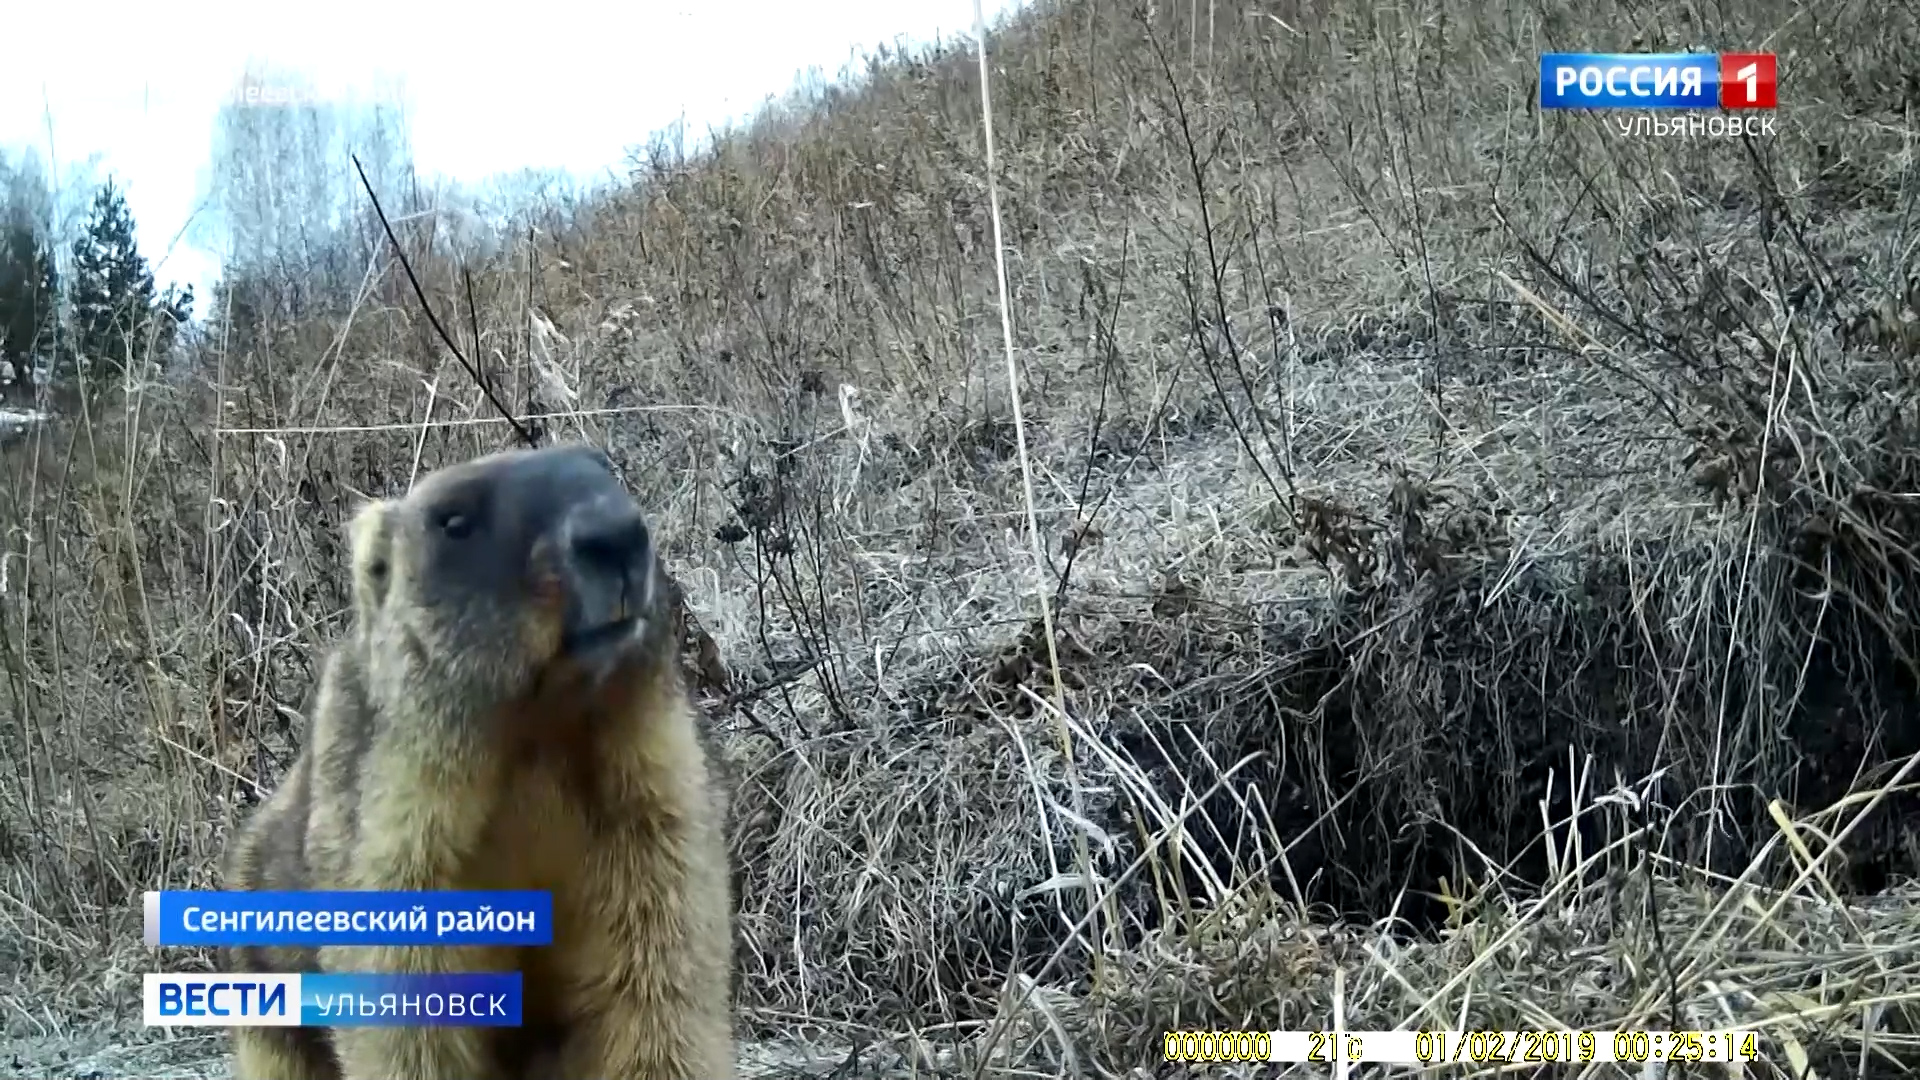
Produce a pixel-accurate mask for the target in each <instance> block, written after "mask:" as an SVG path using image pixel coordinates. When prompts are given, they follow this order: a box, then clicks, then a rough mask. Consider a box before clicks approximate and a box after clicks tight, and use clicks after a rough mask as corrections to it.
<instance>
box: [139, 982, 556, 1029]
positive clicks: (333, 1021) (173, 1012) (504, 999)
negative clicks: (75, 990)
mask: <svg viewBox="0 0 1920 1080" xmlns="http://www.w3.org/2000/svg"><path fill="white" fill-rule="evenodd" d="M141 982H142V988H141V997H142V1006H141V1013H142V1019H143V1020H145V1022H146V1023H147V1024H148V1025H150V1026H155V1027H518V1026H520V973H519V972H517V971H502V972H461V973H452V974H441V973H436V974H431V975H428V974H397V973H387V972H346V973H326V974H282V975H256V974H207V973H204V972H196V973H192V974H176V973H161V974H148V975H146V976H144V977H143V978H142V980H141Z"/></svg>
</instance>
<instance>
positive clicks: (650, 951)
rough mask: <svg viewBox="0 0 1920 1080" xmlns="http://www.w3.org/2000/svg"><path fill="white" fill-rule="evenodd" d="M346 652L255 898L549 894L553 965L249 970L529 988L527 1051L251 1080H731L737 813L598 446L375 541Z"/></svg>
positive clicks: (281, 1053)
mask: <svg viewBox="0 0 1920 1080" xmlns="http://www.w3.org/2000/svg"><path fill="white" fill-rule="evenodd" d="M350 532H351V541H352V542H351V548H352V557H353V583H352V595H353V608H354V611H353V615H354V623H355V625H354V627H353V629H352V631H351V634H350V635H349V636H348V637H347V638H346V639H345V640H344V641H342V642H340V643H339V644H338V645H337V646H335V647H334V649H333V650H332V651H331V653H330V654H329V655H328V657H327V658H326V660H325V662H324V666H323V668H322V671H321V675H320V679H319V681H318V684H317V686H316V689H315V692H314V695H313V697H312V699H311V702H310V705H309V716H308V721H307V737H306V742H305V745H304V746H303V747H302V749H301V752H300V756H299V758H298V759H297V760H296V762H295V764H294V766H293V767H292V769H291V770H290V771H289V772H288V774H287V776H286V779H285V781H284V782H283V783H282V784H281V786H280V787H279V789H278V790H277V791H275V792H274V794H273V796H272V797H271V798H270V799H269V800H268V801H267V802H266V803H265V804H264V805H263V806H262V807H261V808H260V809H259V811H258V812H257V813H256V814H255V816H254V817H253V819H252V820H251V821H250V822H249V823H248V824H247V826H246V827H245V828H244V829H243V830H241V831H240V832H238V833H237V835H236V836H235V837H234V840H233V842H232V845H231V848H230V850H229V852H228V853H227V859H226V875H227V887H228V888H236V889H396V890H397V889H544V890H550V891H551V892H552V894H553V917H554V944H553V945H552V946H550V947H533V948H516V947H507V946H501V947H492V948H487V947H451V948H450V947H445V946H441V947H401V946H386V947H347V946H337V947H335V946H330V947H325V948H319V949H296V948H278V947H274V948H237V949H233V950H231V951H230V963H231V964H232V965H233V966H234V967H235V968H237V969H238V970H242V971H252V972H289V971H294V972H297V971H393V972H448V971H511V970H516V969H517V970H519V971H521V972H522V986H523V992H522V1026H521V1027H519V1028H478V1027H472V1028H459V1027H439V1028H424V1027H423V1028H397V1027H395V1028H379V1027H361V1028H330V1029H314V1028H269V1027H246V1028H237V1029H234V1039H235V1043H236V1049H237V1054H236V1056H237V1062H236V1070H235V1075H236V1077H238V1078H239V1080H456V1078H458V1080H515V1078H519V1077H524V1076H526V1075H527V1073H528V1071H529V1070H537V1071H539V1072H540V1073H541V1080H562V1078H565V1080H575V1078H578V1080H587V1078H592V1080H670V1078H671V1080H730V1078H731V1077H732V1076H733V1075H734V1059H733V1040H732V1023H731V1016H730V1009H729V1004H728V1002H729V997H730V989H731V988H730V986H729V981H730V977H731V963H730V961H731V947H732V940H731V925H730V924H731V918H732V904H731V898H730V897H729V895H728V893H729V884H728V873H727V865H726V849H725V842H724V836H723V827H722V823H721V820H720V817H719V814H718V811H717V805H716V792H715V791H714V790H713V784H712V781H711V780H710V777H709V771H708V762H707V758H706V754H705V752H704V751H703V749H702V745H701V740H700V738H699V737H698V735H697V733H696V730H695V724H696V721H695V717H694V712H693V708H692V706H691V704H690V702H689V701H688V698H687V694H686V690H685V688H684V686H683V685H682V677H681V675H680V672H679V666H678V656H677V645H678V644H679V643H678V642H676V641H675V640H674V639H673V630H674V627H673V626H672V625H671V623H672V621H673V620H671V619H670V618H668V617H667V613H666V612H665V611H664V609H663V606H662V605H663V592H664V590H663V587H662V585H661V576H662V571H661V569H660V568H659V566H658V561H657V556H656V554H655V552H654V550H653V545H652V542H651V539H650V537H649V535H648V531H647V527H646V524H645V520H644V518H643V517H642V515H641V513H640V511H639V509H638V508H637V507H636V506H635V504H634V502H633V500H632V499H631V497H629V496H628V494H627V492H626V490H625V489H624V487H622V486H621V484H620V482H619V480H618V479H616V478H615V476H614V473H613V471H612V464H611V462H610V461H609V460H608V459H607V457H606V455H604V454H603V453H601V452H600V451H599V450H597V449H594V448H592V447H588V446H563V447H554V448H549V449H544V450H515V451H505V452H501V453H497V454H492V455H489V456H486V457H482V458H479V459H476V460H473V461H469V462H466V463H464V464H460V465H455V466H452V467H449V468H445V469H442V470H440V471H438V472H436V473H433V474H431V475H429V476H427V477H426V478H424V479H423V480H422V481H421V482H420V483H419V484H418V485H417V486H416V487H415V488H414V489H413V491H412V492H411V493H410V494H408V495H406V496H405V497H404V498H399V499H392V500H381V501H376V502H374V503H371V504H370V505H368V506H367V507H365V508H364V509H363V510H362V511H360V512H359V513H358V514H357V515H356V517H355V518H354V520H353V523H352V526H351V529H350Z"/></svg>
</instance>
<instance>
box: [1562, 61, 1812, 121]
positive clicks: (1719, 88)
mask: <svg viewBox="0 0 1920 1080" xmlns="http://www.w3.org/2000/svg"><path fill="white" fill-rule="evenodd" d="M1776 76H1777V61H1776V58H1775V56H1774V54H1772V53H1719V54H1715V53H1542V54H1541V55H1540V107H1541V108H1543V109H1771V108H1774V107H1775V105H1776V99H1777V92H1778V86H1777V77H1776Z"/></svg>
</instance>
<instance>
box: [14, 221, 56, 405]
mask: <svg viewBox="0 0 1920 1080" xmlns="http://www.w3.org/2000/svg"><path fill="white" fill-rule="evenodd" d="M59 289H60V279H59V271H58V270H57V269H56V268H55V266H54V261H53V251H52V249H51V248H50V247H49V246H48V245H47V244H46V243H44V242H43V241H42V240H41V239H40V237H39V236H38V235H37V234H36V232H35V230H34V228H33V224H32V222H30V221H27V220H25V219H24V217H23V216H20V215H16V216H15V217H14V218H13V220H12V221H10V222H8V223H7V225H6V226H5V230H4V235H3V236H0V364H4V365H6V366H5V367H0V374H3V375H6V376H9V378H6V379H5V380H4V382H5V383H6V385H5V386H3V387H0V394H4V395H5V396H8V397H13V396H21V395H25V394H30V393H31V392H32V382H33V380H34V378H35V373H36V372H38V371H41V370H44V368H45V367H47V366H49V365H50V364H51V361H52V355H53V346H54V340H55V330H56V328H57V323H56V318H55V315H56V310H57V308H56V303H57V297H58V296H59Z"/></svg>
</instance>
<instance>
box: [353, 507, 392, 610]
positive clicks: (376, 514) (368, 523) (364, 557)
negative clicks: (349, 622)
mask: <svg viewBox="0 0 1920 1080" xmlns="http://www.w3.org/2000/svg"><path fill="white" fill-rule="evenodd" d="M388 509H389V503H388V501H387V500H385V499H375V500H373V501H372V502H369V503H367V504H366V505H364V506H362V507H361V508H360V509H359V510H358V511H357V512H355V513H354V515H353V521H352V522H351V523H350V524H349V525H348V526H347V544H348V547H349V549H350V550H351V551H352V552H353V615H354V618H355V620H356V621H357V622H358V624H359V629H362V630H365V629H366V628H368V627H370V626H372V625H373V619H374V616H375V615H377V614H379V611H380V606H381V605H382V604H384V603H385V602H386V599H387V587H388V585H390V584H391V583H392V581H393V523H392V520H391V518H390V516H389V515H388V512H387V511H388Z"/></svg>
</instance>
